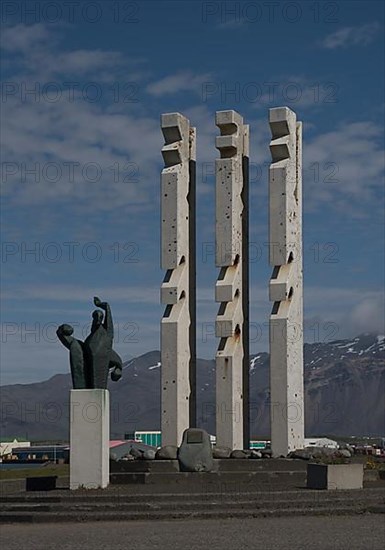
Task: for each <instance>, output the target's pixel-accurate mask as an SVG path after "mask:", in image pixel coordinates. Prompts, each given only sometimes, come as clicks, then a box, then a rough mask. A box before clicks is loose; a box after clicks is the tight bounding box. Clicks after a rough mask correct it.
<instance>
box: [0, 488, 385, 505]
mask: <svg viewBox="0 0 385 550" xmlns="http://www.w3.org/2000/svg"><path fill="white" fill-rule="evenodd" d="M144 488H146V487H143V489H144ZM384 496H385V492H384V490H383V489H382V488H374V489H355V490H345V491H319V490H312V489H306V488H304V489H296V490H285V491H282V490H276V491H271V490H264V491H249V492H247V493H244V492H237V491H234V492H231V491H228V492H226V491H221V492H196V493H188V492H186V493H173V492H163V493H161V492H158V493H148V492H146V493H132V492H131V486H121V487H118V486H112V487H111V486H110V487H109V488H108V489H98V490H92V491H86V490H77V491H62V492H59V491H57V492H56V493H55V494H52V492H49V493H21V494H18V495H10V496H7V497H5V496H3V497H0V504H23V503H35V504H39V503H43V504H54V503H62V504H66V503H69V504H75V505H76V504H78V503H82V502H87V503H88V502H95V503H106V504H108V503H112V504H116V503H118V502H121V503H125V502H129V503H135V502H136V503H141V502H169V501H170V500H172V501H173V502H185V501H188V502H197V503H202V504H205V503H206V502H208V501H217V500H221V501H223V502H233V501H239V500H241V501H245V500H247V501H249V502H260V501H267V502H276V501H280V500H284V501H290V502H295V501H303V500H307V499H312V500H314V501H316V502H321V501H325V500H327V501H329V500H340V499H342V498H344V499H353V500H356V499H357V498H358V497H359V498H360V499H361V500H367V499H372V498H376V499H381V498H384Z"/></svg>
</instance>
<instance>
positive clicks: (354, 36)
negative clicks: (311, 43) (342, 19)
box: [321, 22, 380, 50]
mask: <svg viewBox="0 0 385 550" xmlns="http://www.w3.org/2000/svg"><path fill="white" fill-rule="evenodd" d="M379 30H380V25H379V24H378V23H377V22H374V23H367V24H365V25H361V26H359V27H343V28H342V29H339V30H338V31H335V32H333V33H331V34H329V35H327V36H326V37H325V38H324V40H323V41H322V42H321V46H322V47H323V48H326V49H328V50H334V49H336V48H348V47H349V46H358V45H359V46H367V45H368V44H370V43H371V42H373V40H374V39H375V37H376V35H377V33H378V32H379Z"/></svg>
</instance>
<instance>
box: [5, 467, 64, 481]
mask: <svg viewBox="0 0 385 550" xmlns="http://www.w3.org/2000/svg"><path fill="white" fill-rule="evenodd" d="M69 473H70V470H69V464H49V465H47V466H41V468H25V469H20V470H19V469H15V470H13V469H11V470H0V480H6V479H25V478H26V477H42V476H67V475H69Z"/></svg>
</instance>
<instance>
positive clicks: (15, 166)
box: [1, 1, 384, 384]
mask: <svg viewBox="0 0 385 550" xmlns="http://www.w3.org/2000/svg"><path fill="white" fill-rule="evenodd" d="M32 4H33V5H34V6H35V8H36V9H35V12H32V11H31V9H32V8H31V5H32ZM71 6H72V7H71V8H70V7H69V4H68V3H67V2H59V1H53V2H44V1H41V2H33V3H31V2H4V3H3V7H2V9H3V11H2V24H3V29H2V42H3V44H2V47H3V57H2V104H1V108H2V126H1V129H2V134H1V148H2V154H1V157H2V158H1V162H2V180H1V181H2V216H1V223H2V263H1V271H2V318H1V323H2V364H1V383H2V384H7V383H22V382H25V383H26V382H31V381H38V380H43V379H46V378H48V377H49V376H51V375H53V374H56V373H58V372H68V370H69V367H68V356H67V352H66V350H64V348H62V346H61V345H60V343H59V342H58V341H57V339H56V336H55V327H56V326H57V325H58V324H61V323H63V322H67V323H70V324H73V325H74V326H75V329H76V335H77V336H78V337H79V338H82V337H85V336H86V334H87V331H88V329H89V320H90V314H91V312H92V310H93V304H92V297H93V296H94V295H98V296H100V297H101V298H102V299H103V300H107V301H108V302H110V304H111V306H112V311H113V315H114V320H115V323H116V338H115V348H116V350H117V351H118V352H119V353H120V354H121V355H122V357H123V358H124V359H127V358H130V357H132V356H136V355H139V354H141V353H144V352H146V351H150V350H152V349H159V323H160V319H161V316H162V311H163V307H162V306H161V305H160V304H159V285H160V283H161V281H162V278H163V272H162V270H161V269H160V260H159V241H160V236H159V226H160V220H159V216H160V214H159V174H160V171H161V169H162V158H161V154H160V149H161V147H162V135H161V132H160V127H159V118H160V114H161V113H162V112H174V111H180V112H181V113H183V114H185V115H186V116H188V117H189V119H190V121H191V124H192V125H194V126H196V127H197V139H198V145H197V154H198V167H197V202H198V214H197V228H198V233H197V240H198V245H197V270H198V326H197V335H198V354H199V356H201V357H214V356H215V350H216V346H217V343H218V342H217V340H216V339H215V337H214V335H213V323H214V320H215V315H216V311H217V304H216V303H215V302H214V286H215V280H216V277H217V274H218V270H217V268H216V267H215V265H214V256H213V254H212V246H213V243H214V239H215V236H214V179H213V176H212V174H213V166H214V161H215V158H216V156H217V152H216V149H215V146H214V138H215V135H217V134H218V131H217V128H216V127H215V123H214V114H215V111H216V110H224V109H236V110H238V111H239V112H240V113H241V115H243V117H244V119H245V122H247V123H248V124H250V139H251V142H250V149H251V158H250V161H251V182H250V191H251V193H250V222H251V223H250V231H251V233H250V240H251V243H252V245H251V264H250V280H251V345H250V348H251V353H257V352H258V351H266V350H267V339H268V331H267V323H268V317H269V311H270V308H271V304H270V303H269V300H268V279H269V276H270V272H271V268H270V266H269V265H268V259H267V247H266V243H267V241H268V234H267V189H268V186H267V170H268V164H269V161H270V156H269V147H268V145H269V139H270V134H269V128H268V124H267V117H268V109H269V108H270V107H276V106H281V105H287V106H289V107H291V108H292V109H293V110H295V111H296V113H297V116H298V119H299V120H302V121H303V125H304V137H303V139H304V141H303V153H304V165H303V189H304V284H305V320H306V323H305V340H306V341H308V342H312V341H313V342H314V341H318V340H324V341H328V340H332V339H336V338H340V337H341V338H343V337H351V336H355V335H357V334H359V333H361V332H367V331H379V332H383V330H384V326H383V325H384V315H383V307H384V293H383V284H384V271H383V269H384V258H383V251H384V200H383V184H384V181H383V176H384V155H383V149H384V147H383V146H384V143H383V138H384V131H383V120H384V80H383V78H384V76H383V74H384V73H383V68H384V58H383V55H384V54H383V52H384V8H383V4H382V3H381V2H361V1H356V2H348V1H346V2H199V1H193V2H188V1H186V2H176V1H175V2H167V1H166V2H152V1H141V2H102V1H97V2H74V3H72V4H71ZM31 251H33V252H31Z"/></svg>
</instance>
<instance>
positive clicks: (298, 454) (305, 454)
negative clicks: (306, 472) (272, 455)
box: [288, 449, 313, 460]
mask: <svg viewBox="0 0 385 550" xmlns="http://www.w3.org/2000/svg"><path fill="white" fill-rule="evenodd" d="M312 451H313V449H311V450H308V449H296V450H295V451H292V452H291V453H289V454H288V457H289V458H300V459H301V460H310V459H311V458H313V454H312Z"/></svg>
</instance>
